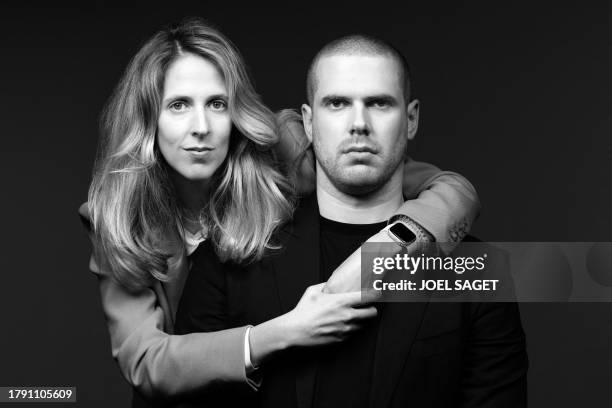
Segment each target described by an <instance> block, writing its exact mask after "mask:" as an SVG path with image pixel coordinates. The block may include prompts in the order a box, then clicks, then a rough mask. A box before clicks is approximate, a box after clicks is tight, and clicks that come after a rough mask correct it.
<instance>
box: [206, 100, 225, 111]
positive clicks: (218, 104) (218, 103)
mask: <svg viewBox="0 0 612 408" xmlns="http://www.w3.org/2000/svg"><path fill="white" fill-rule="evenodd" d="M210 107H211V108H213V110H216V111H224V110H226V109H227V103H226V102H225V101H223V100H221V99H215V100H214V101H211V102H210Z"/></svg>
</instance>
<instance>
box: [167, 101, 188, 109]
mask: <svg viewBox="0 0 612 408" xmlns="http://www.w3.org/2000/svg"><path fill="white" fill-rule="evenodd" d="M168 107H169V108H170V109H171V110H173V111H175V112H181V111H183V110H185V109H186V108H187V104H186V103H185V102H183V101H176V102H172V103H171V104H170V105H169V106H168Z"/></svg>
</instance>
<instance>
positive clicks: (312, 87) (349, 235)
mask: <svg viewBox="0 0 612 408" xmlns="http://www.w3.org/2000/svg"><path fill="white" fill-rule="evenodd" d="M307 90H308V104H307V105H304V106H303V107H302V116H303V120H304V127H305V130H306V133H307V135H308V138H309V139H310V140H311V141H312V144H313V147H314V152H315V156H316V167H317V188H316V195H315V196H313V197H309V198H306V199H303V200H302V202H301V204H300V207H299V208H298V210H297V211H296V213H295V216H294V220H293V222H292V223H291V224H290V225H289V226H287V228H286V229H285V230H284V232H283V233H282V234H281V235H282V237H281V240H282V244H283V250H282V251H280V252H279V253H276V254H274V255H273V256H270V257H268V258H266V259H264V260H263V261H261V262H259V263H257V264H255V265H251V266H249V267H247V268H246V269H247V270H246V271H244V270H240V269H239V268H238V269H237V268H232V267H228V268H227V270H226V271H225V274H223V273H221V274H216V277H215V274H214V273H212V274H211V273H209V272H210V271H207V272H206V274H205V273H203V271H198V270H194V271H193V272H192V274H191V276H190V278H189V282H188V284H187V285H186V289H185V293H184V294H183V300H182V302H181V306H180V308H179V312H178V315H177V329H178V330H179V331H181V332H188V331H198V330H202V331H205V330H215V329H219V328H224V326H223V325H224V324H225V325H226V326H225V327H229V326H234V325H243V324H257V323H259V322H262V321H265V320H268V319H271V318H273V317H275V316H278V315H280V314H282V313H285V312H287V311H289V310H291V309H292V308H293V307H294V306H295V305H296V304H297V303H298V301H299V300H300V296H301V294H302V292H303V291H304V289H305V288H306V287H308V286H310V285H313V284H315V283H318V282H323V281H326V280H327V279H328V278H329V277H330V275H331V272H332V271H333V270H334V269H335V268H336V266H338V265H339V264H340V263H341V262H342V260H344V259H345V258H346V257H347V256H348V255H349V254H350V253H351V252H352V251H354V250H355V249H356V248H357V247H358V246H359V245H360V244H361V243H362V242H363V241H364V240H366V239H367V238H368V237H369V236H371V235H373V234H374V233H376V232H377V231H379V230H380V229H381V228H382V226H383V225H384V224H386V222H387V220H388V219H389V218H390V217H391V216H392V215H393V214H394V212H395V210H396V209H397V208H398V207H399V206H400V205H401V204H402V202H403V197H402V179H403V172H402V170H403V166H402V164H403V162H404V159H405V157H406V146H407V143H408V141H409V140H411V139H413V138H414V136H415V134H416V131H417V126H418V118H419V102H418V100H416V99H413V98H411V87H410V78H409V71H408V68H407V64H406V63H405V60H404V59H403V57H402V56H401V55H400V54H399V53H398V52H397V51H396V50H395V49H394V48H392V47H391V46H389V45H388V44H386V43H384V42H382V41H380V40H377V39H374V38H370V37H366V36H360V35H357V36H349V37H344V38H341V39H339V40H336V41H334V42H332V43H330V44H328V45H326V46H325V47H324V48H323V49H322V50H321V51H320V52H319V53H318V54H317V56H316V57H315V59H314V60H313V62H312V64H311V67H310V70H309V74H308V87H307ZM398 222H402V220H399V221H398ZM412 227H413V226H412ZM395 238H396V239H399V240H400V241H401V240H402V239H405V240H408V238H407V237H402V236H399V237H395ZM492 258H496V259H497V261H493V260H492V261H491V262H499V263H500V264H501V263H502V262H503V259H502V258H500V257H494V256H493V257H492ZM197 262H198V261H197V260H196V263H197ZM211 287H214V288H216V292H215V291H212V292H211V291H210V289H209V288H211ZM204 293H207V294H208V295H209V296H205V295H204ZM215 297H216V298H217V300H215V299H214V298H215ZM207 302H209V303H208V304H207ZM215 302H216V303H215ZM215 304H216V305H217V307H216V309H217V310H218V305H223V306H222V307H223V308H226V310H225V311H223V312H221V313H218V314H217V315H216V317H211V316H210V313H213V312H211V311H214V310H215V306H214V305H215ZM378 309H379V316H378V318H377V319H375V320H374V321H372V322H370V323H369V324H367V326H366V327H365V328H364V329H363V330H362V331H360V332H358V333H357V334H356V335H354V336H353V337H351V338H349V339H348V340H346V341H345V342H342V343H340V344H338V345H334V346H327V347H325V348H323V349H315V350H313V349H309V350H303V349H294V350H289V351H288V352H286V353H285V354H283V355H282V357H281V358H277V359H275V360H272V361H270V362H267V363H266V364H265V367H263V368H262V369H261V373H262V374H263V376H264V381H263V383H262V385H261V389H260V391H259V393H258V394H255V395H251V396H248V395H247V396H246V398H247V399H250V401H249V402H246V403H247V404H249V406H252V405H260V406H264V407H275V406H279V407H281V406H282V407H301V408H306V407H308V408H310V407H339V406H341V407H344V406H346V407H400V406H402V407H403V406H409V407H420V406H427V407H438V406H440V407H447V406H453V407H455V406H457V407H459V406H461V407H476V406H478V407H496V408H498V407H517V406H524V405H526V370H527V357H526V352H525V341H524V334H523V331H522V328H521V324H520V318H519V315H518V308H517V305H516V304H501V303H498V304H493V303H490V304H480V303H467V304H460V303H385V304H380V305H379V307H378ZM221 320H223V321H221ZM251 340H253V339H251ZM229 395H230V394H225V396H226V397H227V398H229ZM204 401H206V400H204ZM219 401H223V398H220V399H219ZM242 401H243V403H245V402H244V400H242Z"/></svg>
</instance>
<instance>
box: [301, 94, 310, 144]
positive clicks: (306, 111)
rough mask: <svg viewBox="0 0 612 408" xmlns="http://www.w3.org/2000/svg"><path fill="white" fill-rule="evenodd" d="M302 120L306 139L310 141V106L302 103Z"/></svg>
mask: <svg viewBox="0 0 612 408" xmlns="http://www.w3.org/2000/svg"><path fill="white" fill-rule="evenodd" d="M302 121H303V122H304V131H305V132H306V137H307V138H308V141H309V142H310V143H312V108H311V107H310V106H308V105H307V104H303V105H302Z"/></svg>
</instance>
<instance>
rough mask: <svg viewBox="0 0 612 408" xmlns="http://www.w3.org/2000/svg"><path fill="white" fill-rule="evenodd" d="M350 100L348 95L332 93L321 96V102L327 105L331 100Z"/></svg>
mask: <svg viewBox="0 0 612 408" xmlns="http://www.w3.org/2000/svg"><path fill="white" fill-rule="evenodd" d="M348 100H349V98H348V97H346V96H342V95H335V94H331V95H325V96H324V97H323V98H321V103H322V104H323V105H326V104H328V103H329V102H331V101H348Z"/></svg>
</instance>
